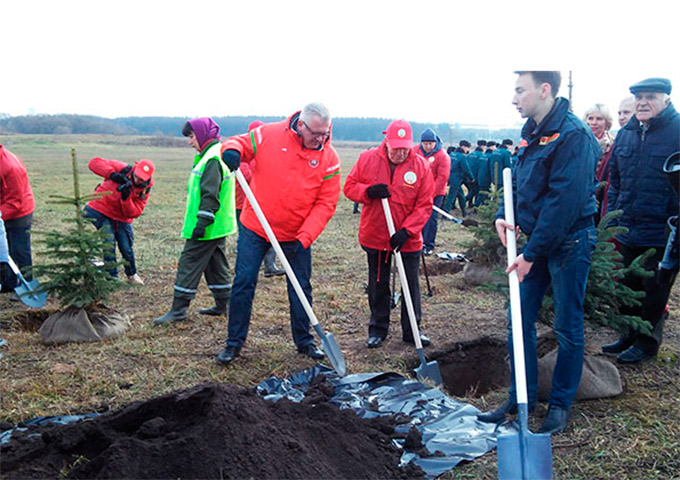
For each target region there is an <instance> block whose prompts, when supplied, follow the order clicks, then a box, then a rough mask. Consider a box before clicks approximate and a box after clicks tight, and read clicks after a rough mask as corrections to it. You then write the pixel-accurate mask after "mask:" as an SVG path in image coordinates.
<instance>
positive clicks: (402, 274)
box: [382, 198, 423, 350]
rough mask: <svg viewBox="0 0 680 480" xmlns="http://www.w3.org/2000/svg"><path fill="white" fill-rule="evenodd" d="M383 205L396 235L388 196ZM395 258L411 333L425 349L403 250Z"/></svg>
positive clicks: (420, 348) (418, 345)
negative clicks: (409, 285)
mask: <svg viewBox="0 0 680 480" xmlns="http://www.w3.org/2000/svg"><path fill="white" fill-rule="evenodd" d="M382 206H383V210H384V212H385V221H387V230H388V231H389V232H390V237H391V236H392V235H394V232H395V230H394V220H392V211H391V210H390V203H389V202H388V201H387V199H386V198H383V199H382ZM394 258H395V259H396V261H397V270H398V271H399V281H400V282H401V290H402V291H403V292H404V301H405V302H406V311H407V312H408V320H409V322H410V323H411V333H412V334H413V341H414V342H415V344H416V348H417V349H418V350H422V349H423V343H422V342H421V341H420V331H419V330H418V321H417V320H416V311H415V310H414V308H413V300H412V298H411V292H410V291H409V289H408V280H407V278H406V270H405V269H404V261H403V260H402V258H401V252H394Z"/></svg>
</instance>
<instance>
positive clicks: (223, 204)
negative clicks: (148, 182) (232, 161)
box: [182, 142, 237, 240]
mask: <svg viewBox="0 0 680 480" xmlns="http://www.w3.org/2000/svg"><path fill="white" fill-rule="evenodd" d="M221 147H222V145H221V143H220V142H215V143H214V144H213V145H211V146H210V147H208V148H207V149H206V150H204V151H203V153H201V154H199V155H196V158H195V160H194V168H193V169H192V170H191V175H190V176H189V183H188V185H187V202H186V211H185V214H184V226H183V227H182V237H183V238H191V234H192V233H193V232H194V228H195V227H196V223H197V221H198V213H199V212H198V207H199V206H200V204H201V176H202V175H203V171H204V170H205V166H206V165H207V163H208V160H210V159H213V158H216V159H217V160H218V161H219V162H220V166H221V167H222V184H221V185H220V193H219V197H218V198H219V201H220V208H219V209H218V210H217V211H216V212H215V220H214V221H213V223H211V224H210V225H208V227H206V229H205V235H204V236H203V237H201V238H200V240H213V239H215V238H222V237H226V236H227V235H231V234H233V233H235V232H236V228H237V227H236V211H235V209H234V178H233V176H230V175H229V169H228V168H227V166H226V165H225V164H224V162H223V161H222V154H221V153H222V152H221Z"/></svg>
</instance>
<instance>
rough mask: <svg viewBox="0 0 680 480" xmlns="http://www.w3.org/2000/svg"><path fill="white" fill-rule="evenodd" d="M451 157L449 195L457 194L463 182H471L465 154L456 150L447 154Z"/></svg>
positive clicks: (470, 173)
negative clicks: (451, 193)
mask: <svg viewBox="0 0 680 480" xmlns="http://www.w3.org/2000/svg"><path fill="white" fill-rule="evenodd" d="M449 157H451V173H450V174H449V187H450V190H449V193H450V192H457V191H458V189H459V188H460V186H461V184H462V183H463V182H469V181H470V180H472V178H473V177H472V172H471V171H470V167H469V166H468V163H467V159H466V158H465V152H463V151H462V150H458V149H457V150H456V151H455V152H451V153H450V154H449Z"/></svg>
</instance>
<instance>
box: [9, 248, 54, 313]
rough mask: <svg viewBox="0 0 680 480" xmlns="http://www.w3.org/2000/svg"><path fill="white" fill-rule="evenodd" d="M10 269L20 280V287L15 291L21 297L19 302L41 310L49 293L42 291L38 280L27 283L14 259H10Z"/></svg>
mask: <svg viewBox="0 0 680 480" xmlns="http://www.w3.org/2000/svg"><path fill="white" fill-rule="evenodd" d="M8 263H9V268H11V269H12V271H13V272H14V275H16V276H17V278H18V279H19V285H17V286H16V287H15V288H14V291H15V292H16V294H17V295H18V296H19V300H21V301H22V302H24V304H25V305H28V306H29V307H33V308H40V307H43V306H44V305H45V302H46V301H47V293H45V292H41V291H40V284H39V283H38V281H37V280H31V281H30V282H28V281H26V279H25V278H24V276H23V275H22V274H21V271H20V270H19V267H17V264H16V263H14V260H12V257H9V262H8Z"/></svg>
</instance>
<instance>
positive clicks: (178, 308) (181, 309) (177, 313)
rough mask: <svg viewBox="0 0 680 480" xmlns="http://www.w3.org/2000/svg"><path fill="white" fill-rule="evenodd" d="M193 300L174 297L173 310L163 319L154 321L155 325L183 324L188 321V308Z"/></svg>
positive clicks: (159, 318)
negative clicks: (167, 323) (182, 322)
mask: <svg viewBox="0 0 680 480" xmlns="http://www.w3.org/2000/svg"><path fill="white" fill-rule="evenodd" d="M190 303H191V300H189V299H188V298H180V297H172V308H171V309H170V311H169V312H168V313H166V314H165V315H163V316H162V317H158V318H156V319H155V320H154V321H153V324H154V325H162V324H164V323H166V322H181V321H183V320H186V319H187V308H189V304H190Z"/></svg>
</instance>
